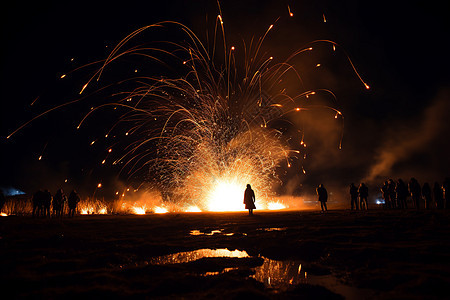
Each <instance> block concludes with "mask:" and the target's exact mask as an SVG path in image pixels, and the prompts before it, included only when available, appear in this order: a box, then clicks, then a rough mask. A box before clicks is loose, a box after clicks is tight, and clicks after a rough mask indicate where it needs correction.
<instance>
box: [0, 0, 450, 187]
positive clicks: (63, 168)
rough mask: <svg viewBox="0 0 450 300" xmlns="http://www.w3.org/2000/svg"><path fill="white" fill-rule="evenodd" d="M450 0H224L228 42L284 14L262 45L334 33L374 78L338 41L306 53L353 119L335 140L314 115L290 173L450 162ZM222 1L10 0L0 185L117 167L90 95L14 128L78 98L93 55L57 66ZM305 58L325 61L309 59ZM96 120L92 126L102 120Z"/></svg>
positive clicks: (376, 170)
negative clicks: (335, 47) (303, 151)
mask: <svg viewBox="0 0 450 300" xmlns="http://www.w3.org/2000/svg"><path fill="white" fill-rule="evenodd" d="M394 2H395V3H394ZM401 2H403V1H401ZM288 6H289V8H290V9H291V11H292V12H293V13H294V17H292V18H290V17H289V14H288ZM446 6H447V5H446V3H445V2H442V1H439V2H438V1H408V2H404V3H402V4H399V3H397V2H396V1H365V2H362V1H223V3H221V9H222V15H223V18H224V21H225V27H226V31H227V34H228V39H229V41H230V42H231V43H233V42H235V43H236V45H239V43H240V41H241V40H242V39H245V40H248V39H249V38H251V36H252V35H254V36H260V35H262V34H264V32H265V30H266V29H267V28H268V26H269V25H270V24H275V26H274V30H273V31H272V32H271V33H270V35H269V36H268V38H267V40H266V44H265V50H266V51H268V52H270V53H271V55H272V53H273V56H274V57H276V58H277V57H280V59H281V58H283V57H284V58H287V56H289V54H290V53H292V52H294V51H295V50H297V49H298V48H300V47H303V46H305V45H306V44H308V43H309V42H311V41H313V40H317V39H329V40H333V41H335V42H337V43H338V44H339V45H341V46H342V47H343V48H344V49H345V51H346V52H347V53H348V54H349V56H350V58H351V59H352V61H353V63H354V65H355V66H356V68H357V70H358V71H359V73H360V75H361V76H362V78H363V79H364V80H365V81H366V82H367V83H368V84H369V85H370V87H371V88H370V89H369V90H366V89H365V88H364V86H363V85H362V84H361V82H360V81H359V80H358V78H357V76H356V75H355V74H354V73H352V70H351V67H350V65H349V64H348V62H347V61H346V60H345V56H344V55H342V52H339V51H336V54H335V55H334V56H332V57H330V56H327V55H323V56H321V55H320V54H317V55H316V56H313V57H312V58H311V60H310V61H309V62H308V61H306V62H299V64H300V65H299V69H305V70H306V71H305V72H306V73H308V74H307V75H308V76H306V78H307V79H306V85H308V87H309V88H312V89H314V88H325V87H326V88H329V89H331V90H332V91H333V92H334V93H335V94H336V96H337V98H338V107H339V109H340V110H341V111H342V112H343V114H344V116H345V129H344V138H343V144H342V150H339V149H338V145H336V141H335V139H333V138H329V137H328V136H329V135H330V134H332V133H330V132H334V131H335V130H334V129H332V128H330V127H329V125H328V124H327V122H318V121H317V120H311V121H310V122H307V123H308V124H307V128H305V133H306V136H305V141H306V142H307V143H308V144H310V145H311V146H310V148H309V151H310V152H309V153H308V159H307V161H306V162H305V164H304V166H305V169H306V170H307V174H306V176H305V175H303V174H301V175H300V174H292V176H291V178H290V179H288V180H287V182H286V184H287V185H294V186H295V185H298V184H300V183H302V184H305V185H310V186H315V185H317V184H318V183H320V182H323V183H325V184H326V186H327V185H328V186H344V187H345V186H347V185H348V183H350V182H352V181H353V182H355V183H358V182H360V181H361V180H364V181H366V182H368V183H369V185H372V186H375V185H377V184H380V182H381V181H384V180H385V179H386V177H392V178H394V179H397V178H404V179H406V180H408V179H409V178H410V177H412V176H414V177H416V178H418V179H419V181H420V182H424V181H429V182H434V181H436V180H437V181H443V179H444V178H445V177H446V176H450V171H449V166H450V155H449V153H450V151H449V150H450V143H449V141H448V139H449V138H450V122H449V121H448V116H449V115H448V112H449V111H450V75H449V74H450V72H449V71H448V70H449V66H450V64H449V59H448V56H447V55H448V47H449V46H450V42H449V40H448V38H449V36H450V32H449V31H450V30H449V29H450V21H449V18H448V16H447V15H446V11H447V10H446ZM217 14H218V9H217V3H216V2H215V1H147V2H142V1H139V2H138V1H125V2H121V4H120V6H119V5H117V4H112V2H107V1H63V2H61V1H43V2H39V3H37V2H32V1H25V2H20V3H18V2H17V4H12V6H9V7H7V8H6V9H2V11H1V17H0V19H1V26H0V30H1V36H2V47H1V50H0V51H1V52H0V53H1V56H0V76H1V80H0V85H1V88H0V99H1V100H0V101H1V115H0V126H1V127H0V128H1V130H0V138H1V140H0V147H1V149H2V150H1V153H2V155H1V159H0V186H2V187H14V188H18V189H21V190H23V191H25V192H28V193H32V192H33V191H34V190H35V189H37V188H50V189H52V190H55V189H56V188H57V187H59V186H62V187H64V188H67V189H68V190H69V189H71V188H73V187H76V188H77V189H79V190H86V191H89V190H92V189H93V188H95V186H96V184H97V182H98V180H99V179H100V178H105V177H111V178H115V176H116V173H117V171H118V170H117V169H114V168H113V169H108V168H102V167H101V166H100V167H99V164H98V161H101V158H102V157H103V156H104V151H105V149H106V147H108V145H107V144H103V145H102V144H101V143H102V141H99V143H98V144H97V145H95V147H91V146H89V143H90V141H91V140H92V138H93V136H94V135H95V129H92V132H90V131H89V130H88V129H86V130H85V131H82V132H81V133H76V130H75V126H76V124H77V122H78V121H79V119H80V118H81V117H82V116H83V114H84V113H86V111H83V110H82V109H81V108H80V107H76V106H75V107H70V108H65V109H62V110H59V111H56V112H53V113H51V114H50V115H47V116H45V117H43V118H41V119H38V120H37V121H35V122H33V123H32V124H30V125H29V126H27V127H25V128H24V129H23V130H22V131H20V132H19V133H17V134H16V135H14V136H13V137H12V138H11V139H6V136H8V135H9V134H10V133H11V132H12V131H14V130H15V129H16V128H18V127H19V126H20V125H22V124H23V123H24V122H26V121H28V120H30V119H31V118H32V117H33V116H35V115H37V114H38V113H40V112H42V111H44V110H46V109H48V108H50V107H52V106H55V105H57V104H60V103H63V102H64V101H69V100H71V99H74V97H76V95H77V93H78V92H79V90H80V88H81V86H82V85H83V84H84V82H85V80H86V79H87V78H89V76H90V75H92V71H93V69H89V68H87V69H86V70H83V71H80V72H77V73H76V75H74V76H73V77H71V78H70V79H68V80H64V81H63V80H61V79H60V76H61V75H62V74H65V73H67V72H69V71H70V70H72V69H74V68H76V67H79V66H81V65H84V64H87V63H89V62H92V61H95V60H98V59H103V58H105V57H106V56H107V54H108V53H109V51H110V49H111V47H113V46H114V45H115V44H117V43H118V42H119V41H120V40H121V39H122V38H124V37H125V36H126V35H127V34H128V33H130V32H132V31H133V30H135V29H137V28H139V27H141V26H144V25H148V24H152V23H155V22H158V21H164V20H174V21H179V22H181V23H184V24H185V25H187V26H189V27H191V28H192V29H193V30H194V32H196V33H197V34H198V35H199V36H200V37H204V36H205V31H206V30H205V28H206V23H207V22H208V23H209V24H211V23H212V20H214V19H215V17H216V16H217ZM279 17H280V18H279ZM324 17H325V19H326V22H324ZM278 18H279V20H278V21H277V22H276V23H274V22H275V21H276V20H277V19H278ZM168 38H170V37H168ZM72 59H73V60H72ZM308 63H309V64H314V65H315V64H317V63H321V64H322V65H323V66H324V67H323V69H321V70H318V71H314V72H309V71H307V69H308ZM37 97H39V98H37ZM36 99H37V100H36ZM34 100H36V101H35V102H34ZM33 102H34V104H33V105H31V103H33ZM91 122H92V123H91V128H96V123H95V122H101V120H92V121H91ZM308 126H309V127H308ZM102 153H103V154H102ZM40 155H42V157H43V158H42V160H38V157H39V156H40ZM102 155H103V156H102ZM94 165H95V167H94ZM65 179H68V182H67V183H65V182H64V180H65ZM115 179H117V178H115ZM115 179H111V180H112V181H114V180H115Z"/></svg>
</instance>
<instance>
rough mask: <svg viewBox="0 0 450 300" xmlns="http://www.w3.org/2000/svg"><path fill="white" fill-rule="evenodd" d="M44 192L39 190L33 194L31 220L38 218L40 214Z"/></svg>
mask: <svg viewBox="0 0 450 300" xmlns="http://www.w3.org/2000/svg"><path fill="white" fill-rule="evenodd" d="M43 198H44V192H43V191H41V190H39V191H37V192H36V193H34V195H33V198H32V200H31V201H32V202H33V213H32V215H33V218H34V217H39V214H41V213H42V209H43V204H44V203H43V201H44V199H43Z"/></svg>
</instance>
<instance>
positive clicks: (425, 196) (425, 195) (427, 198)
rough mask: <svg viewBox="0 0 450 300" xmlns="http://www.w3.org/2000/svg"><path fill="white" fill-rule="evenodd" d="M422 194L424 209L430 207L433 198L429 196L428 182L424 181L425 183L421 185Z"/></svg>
mask: <svg viewBox="0 0 450 300" xmlns="http://www.w3.org/2000/svg"><path fill="white" fill-rule="evenodd" d="M422 196H423V200H424V202H425V208H426V209H431V207H432V202H433V199H432V197H431V187H430V185H429V184H428V182H425V183H424V184H423V187H422Z"/></svg>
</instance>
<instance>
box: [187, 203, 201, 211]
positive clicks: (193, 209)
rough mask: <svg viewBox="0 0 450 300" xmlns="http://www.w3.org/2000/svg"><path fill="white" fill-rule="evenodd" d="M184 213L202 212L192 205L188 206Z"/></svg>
mask: <svg viewBox="0 0 450 300" xmlns="http://www.w3.org/2000/svg"><path fill="white" fill-rule="evenodd" d="M185 211H186V212H201V211H202V210H201V209H200V208H198V206H195V205H192V206H189V207H188V208H187V209H186V210H185Z"/></svg>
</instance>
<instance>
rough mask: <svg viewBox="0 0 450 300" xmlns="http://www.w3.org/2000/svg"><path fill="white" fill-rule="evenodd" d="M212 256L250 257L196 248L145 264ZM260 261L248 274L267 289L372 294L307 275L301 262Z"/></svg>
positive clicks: (327, 277)
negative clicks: (308, 286) (315, 288)
mask: <svg viewBox="0 0 450 300" xmlns="http://www.w3.org/2000/svg"><path fill="white" fill-rule="evenodd" d="M214 257H219V258H220V257H229V258H249V257H251V256H250V255H248V253H247V252H246V251H240V250H233V251H230V250H228V249H199V250H194V251H187V252H179V253H174V254H168V255H164V256H159V257H155V258H153V259H151V260H150V261H148V262H146V264H151V265H166V264H183V263H188V262H193V261H196V260H199V259H202V258H214ZM261 258H263V259H264V262H263V264H262V265H261V266H259V267H256V268H254V271H255V274H254V275H251V277H252V278H254V279H256V280H257V281H259V282H262V283H264V285H265V286H266V287H267V288H273V289H277V290H286V289H287V288H288V287H289V286H292V285H298V284H306V283H308V284H313V285H321V286H324V287H325V288H327V289H329V290H331V291H333V292H335V293H338V294H341V295H343V296H344V297H345V298H346V299H361V298H365V297H368V296H369V295H371V294H373V291H370V290H362V289H358V288H355V287H352V286H349V285H345V284H343V283H342V282H340V281H339V279H338V278H337V277H335V276H333V275H323V276H318V275H308V274H307V272H305V271H304V270H303V269H302V264H301V262H300V261H296V260H286V261H277V260H271V259H269V258H266V257H263V256H262V257H261ZM238 269H239V268H238V267H230V268H225V269H223V270H222V271H220V272H205V273H203V274H200V276H217V275H220V274H224V273H227V272H230V271H233V270H238Z"/></svg>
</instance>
